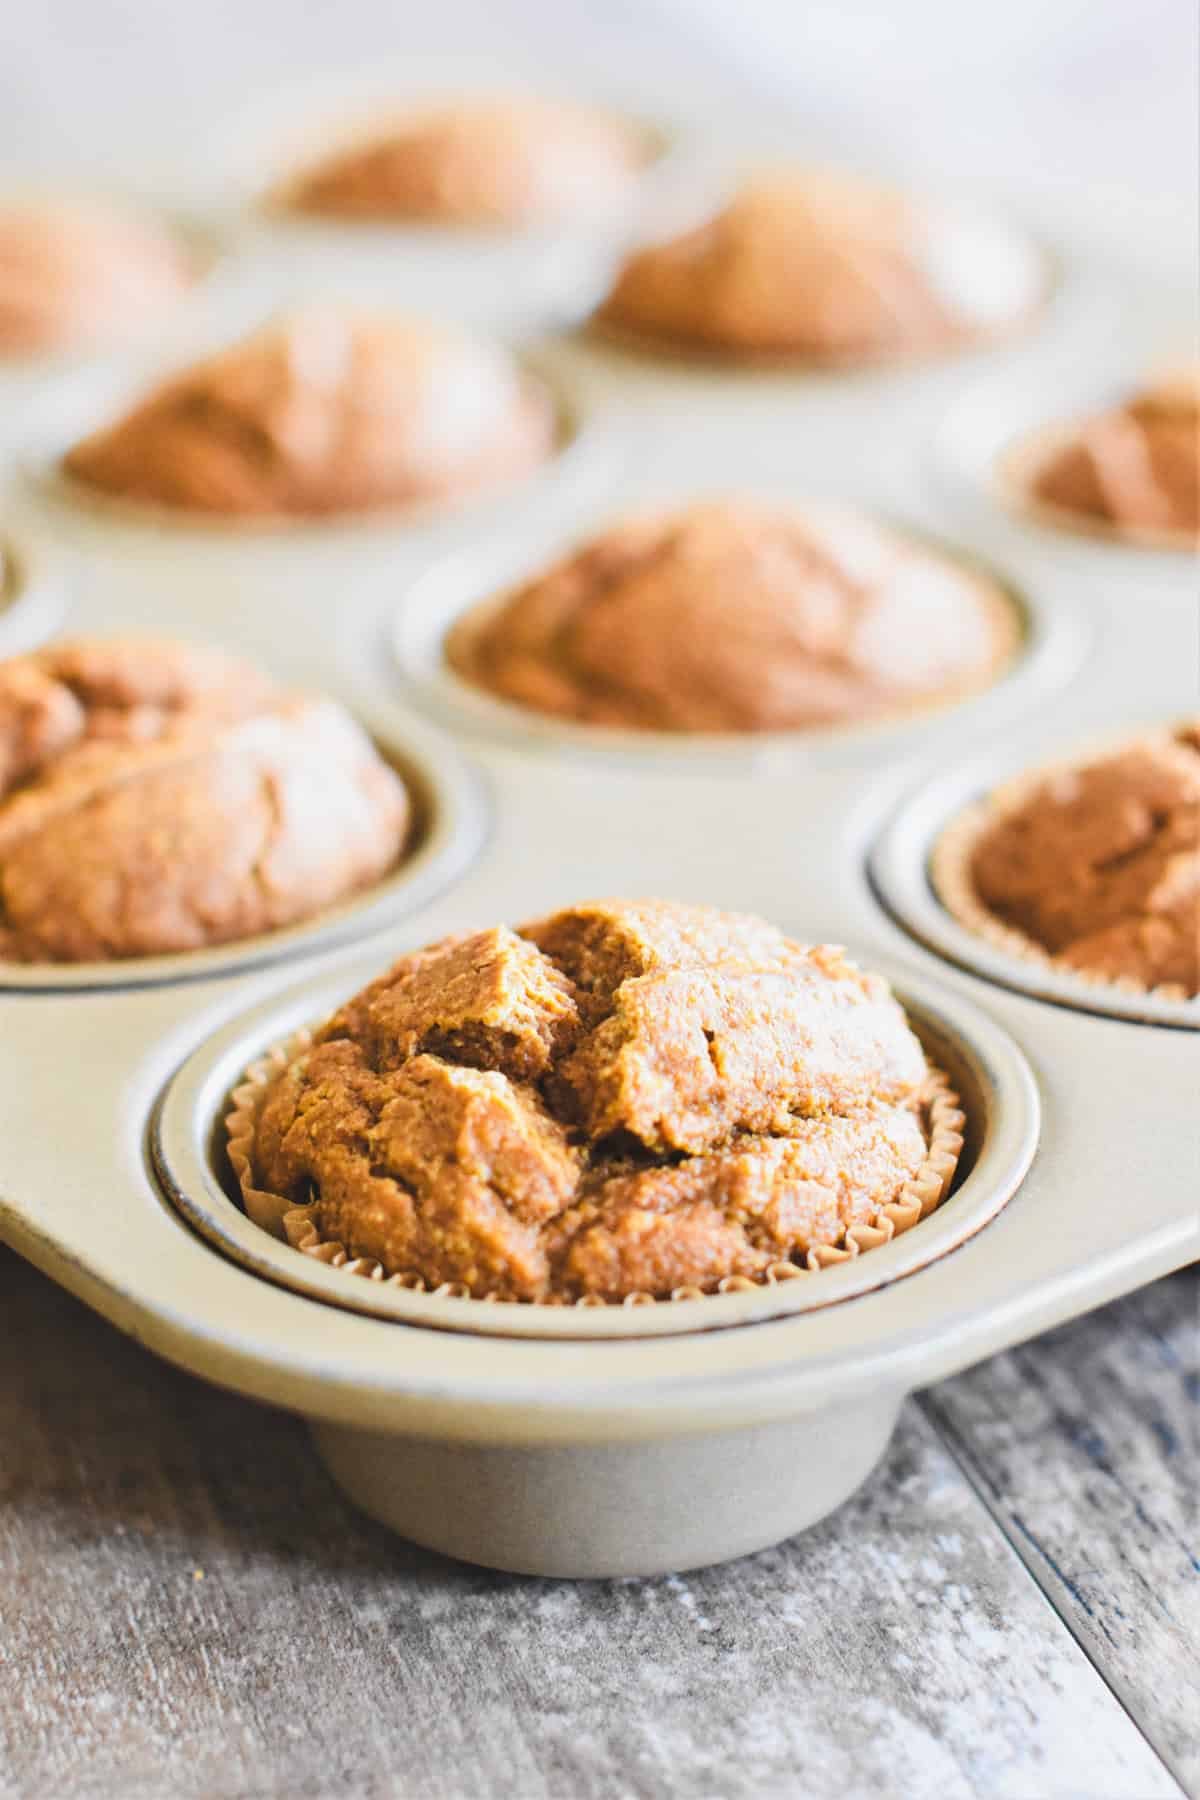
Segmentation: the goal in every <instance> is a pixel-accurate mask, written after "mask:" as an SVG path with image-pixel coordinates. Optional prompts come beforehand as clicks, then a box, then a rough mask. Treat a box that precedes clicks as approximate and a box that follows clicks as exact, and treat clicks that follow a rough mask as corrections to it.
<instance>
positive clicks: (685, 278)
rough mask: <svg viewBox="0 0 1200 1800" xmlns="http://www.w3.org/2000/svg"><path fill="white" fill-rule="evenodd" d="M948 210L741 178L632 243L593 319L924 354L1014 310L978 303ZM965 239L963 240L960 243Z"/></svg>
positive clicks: (850, 184)
mask: <svg viewBox="0 0 1200 1800" xmlns="http://www.w3.org/2000/svg"><path fill="white" fill-rule="evenodd" d="M956 230H957V227H955V226H954V225H953V224H952V222H951V221H950V220H949V219H947V218H946V217H944V216H943V215H941V214H936V213H934V212H932V211H930V210H927V209H923V208H922V207H921V206H920V205H918V204H916V203H914V202H912V201H910V200H908V199H906V198H905V197H904V196H902V195H900V194H896V193H891V192H888V191H887V190H885V189H881V188H876V187H872V186H869V185H867V184H865V183H862V182H859V181H854V180H851V179H849V178H844V177H833V176H828V175H818V174H804V173H801V172H780V173H776V174H767V175H762V176H759V177H758V178H757V179H754V180H751V181H749V182H747V183H746V184H745V185H744V186H743V187H742V188H741V190H740V191H739V192H738V193H736V194H735V195H734V197H733V198H732V199H731V200H730V201H729V203H728V204H727V205H726V206H725V207H724V209H723V210H722V211H720V212H718V213H717V214H716V216H715V217H714V218H712V219H710V220H708V221H707V222H706V223H704V224H702V225H700V226H698V227H696V228H694V229H692V230H690V231H687V232H685V233H684V234H683V235H682V236H680V237H677V238H674V239H671V240H669V241H667V242H664V243H658V244H650V245H647V246H645V247H644V248H642V249H641V250H638V251H637V252H635V253H634V255H632V256H631V257H630V258H629V260H628V261H627V262H626V264H625V266H624V268H623V269H622V270H621V271H620V273H619V274H618V276H617V279H616V282H615V284H614V286H613V289H612V291H611V293H610V294H609V296H608V298H607V300H606V301H605V302H604V303H603V305H602V306H601V308H600V310H599V313H598V315H597V318H598V322H599V323H600V324H601V325H604V326H607V327H614V328H616V329H617V330H619V331H621V332H627V333H629V334H631V335H633V336H634V337H635V338H643V339H647V340H651V341H658V342H660V343H662V344H664V345H672V344H673V345H677V346H678V347H680V348H682V349H692V350H700V351H706V352H710V353H713V354H716V355H720V356H725V357H729V358H731V359H738V358H746V359H752V358H755V357H768V358H771V357H795V358H797V359H801V360H805V361H812V362H818V363H820V362H830V363H846V362H856V361H863V362H866V361H872V360H875V359H878V358H884V357H892V356H910V355H925V354H930V353H934V352H938V351H943V350H948V349H951V348H953V347H955V346H957V345H960V344H964V343H968V342H972V341H975V340H978V339H981V338H983V337H987V336H991V335H994V333H995V331H996V330H997V329H1005V328H1007V327H1008V326H1011V325H1012V324H1013V323H1014V322H1015V318H1016V317H1019V316H1020V314H1021V313H1023V312H1024V311H1027V310H1028V307H1029V305H1030V304H1031V303H1032V298H1033V296H1032V294H1028V293H1027V294H1026V296H1025V298H1024V299H1014V301H1013V306H1014V307H1015V309H1016V310H1015V314H1014V313H1012V312H1008V311H1006V308H1007V300H1005V302H1004V304H1001V305H999V306H997V305H994V304H990V303H989V304H985V305H983V306H982V307H981V306H980V305H979V304H978V301H977V296H978V277H977V275H976V273H975V272H974V271H973V270H963V269H962V268H961V267H959V266H956V265H957V261H958V256H959V253H958V252H955V253H954V254H952V250H953V247H954V238H953V233H954V232H955V231H956ZM968 252H969V247H967V246H965V240H964V250H963V252H962V254H966V253H968Z"/></svg>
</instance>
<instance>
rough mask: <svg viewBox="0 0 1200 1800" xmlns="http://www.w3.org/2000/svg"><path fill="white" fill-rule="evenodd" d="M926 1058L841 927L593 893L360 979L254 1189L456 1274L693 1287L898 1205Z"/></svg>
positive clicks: (393, 1254) (908, 1178) (251, 1144)
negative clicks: (800, 938) (781, 923)
mask: <svg viewBox="0 0 1200 1800" xmlns="http://www.w3.org/2000/svg"><path fill="white" fill-rule="evenodd" d="M928 1077H929V1070H928V1068H927V1065H926V1061H925V1057H924V1053H923V1052H922V1049H921V1046H920V1044H919V1043H918V1041H917V1039H916V1037H915V1036H914V1035H913V1033H912V1031H911V1030H910V1029H909V1026H908V1023H907V1021H906V1019H905V1016H904V1013H903V1012H902V1010H901V1008H900V1006H899V1004H898V1003H897V1002H896V1000H895V999H894V998H893V997H892V994H891V992H890V990H889V988H888V986H887V984H886V982H884V981H883V980H882V979H881V978H879V977H877V976H872V975H868V974H863V973H862V972H860V971H859V970H858V969H857V968H856V967H855V966H854V965H853V964H852V963H851V962H849V961H848V960H847V959H846V958H845V956H844V955H843V953H842V952H841V951H840V950H837V949H832V948H830V947H828V946H818V947H815V948H811V947H807V946H803V945H800V944H796V943H792V942H790V941H789V940H788V939H787V938H785V937H784V936H783V935H782V933H780V932H779V931H777V930H776V929H775V928H774V927H773V926H771V925H768V924H767V923H765V921H763V920H761V919H757V918H753V917H750V916H746V915H742V914H737V913H725V912H718V911H716V910H715V909H713V908H710V907H703V906H683V905H673V904H668V903H666V902H662V901H652V900H647V901H629V902H623V901H607V902H606V901H601V902H592V903H585V904H581V905H578V906H573V907H570V908H568V909H566V910H565V911H562V912H558V913H554V914H553V915H551V916H550V917H549V918H545V919H540V920H538V921H537V922H536V923H533V924H528V925H523V926H521V927H519V928H518V929H517V930H515V931H514V930H510V929H509V928H508V927H506V926H497V927H496V928H494V929H493V930H490V931H480V932H476V933H473V934H471V935H466V936H461V937H453V938H447V939H444V940H443V941H442V942H440V943H436V944H433V945H431V946H430V947H429V948H427V949H423V950H418V951H416V952H414V953H412V954H410V955H408V956H404V957H402V958H401V959H400V961H399V962H398V963H396V964H395V965H394V966H393V967H392V968H391V969H389V970H388V971H387V973H386V974H384V975H382V976H381V977H380V978H379V979H378V980H376V981H374V982H372V983H371V985H370V986H369V987H367V988H365V989H364V990H363V991H362V992H361V993H360V994H358V995H356V996H355V997H354V998H353V999H351V1000H350V1001H348V1002H347V1003H346V1005H345V1006H343V1007H342V1008H341V1009H340V1010H339V1011H338V1012H337V1013H335V1015H334V1016H333V1018H332V1019H330V1020H329V1021H328V1023H327V1024H326V1025H324V1026H323V1027H322V1028H321V1030H320V1031H319V1032H318V1033H317V1034H316V1037H315V1040H314V1041H313V1043H312V1045H311V1047H309V1048H306V1049H305V1050H304V1051H303V1052H302V1053H301V1054H299V1055H297V1056H295V1057H294V1058H293V1060H292V1061H291V1062H290V1063H289V1064H288V1065H287V1067H286V1068H284V1069H283V1070H282V1072H280V1073H279V1074H278V1075H277V1076H276V1077H275V1078H274V1080H273V1081H271V1082H270V1085H269V1086H267V1087H266V1088H265V1089H264V1090H263V1091H262V1092H261V1095H260V1097H259V1100H258V1102H257V1105H256V1108H255V1111H254V1115H253V1125H252V1127H251V1128H250V1134H249V1138H248V1141H247V1142H245V1144H244V1146H243V1149H244V1157H243V1160H244V1164H245V1170H244V1173H243V1177H242V1178H243V1186H244V1187H252V1188H253V1189H254V1190H255V1191H256V1192H257V1193H258V1194H259V1195H260V1196H261V1195H262V1194H270V1195H273V1196H278V1197H280V1198H282V1199H283V1200H284V1201H291V1202H293V1203H295V1204H297V1205H307V1206H309V1207H310V1208H311V1212H312V1216H313V1218H314V1221H315V1223H316V1226H317V1229H318V1231H319V1232H320V1234H321V1236H322V1237H323V1238H324V1239H325V1240H336V1241H339V1242H340V1243H342V1244H343V1245H344V1246H345V1247H346V1248H347V1250H348V1251H349V1252H350V1253H351V1254H352V1255H354V1256H359V1257H366V1258H370V1259H373V1260H375V1261H378V1262H379V1263H381V1264H382V1265H383V1267H384V1269H385V1270H386V1271H389V1272H404V1273H413V1274H417V1275H419V1276H421V1277H422V1278H423V1279H424V1280H425V1282H426V1283H428V1284H429V1285H430V1286H437V1285H438V1284H440V1283H443V1282H451V1283H457V1284H461V1285H462V1286H463V1287H464V1288H465V1289H466V1290H467V1291H468V1292H469V1293H470V1294H472V1295H474V1296H476V1297H482V1296H485V1295H491V1296H494V1297H496V1298H504V1299H517V1300H545V1299H546V1298H554V1297H557V1298H564V1299H578V1298H580V1297H583V1296H593V1297H598V1298H601V1299H605V1300H619V1299H622V1298H624V1297H626V1296H628V1295H631V1294H635V1293H639V1294H653V1295H667V1294H669V1293H670V1292H671V1291H672V1290H674V1289H675V1288H678V1287H680V1286H685V1285H689V1284H696V1285H706V1284H707V1285H711V1284H714V1283H715V1282H717V1281H719V1280H720V1279H722V1278H724V1277H726V1276H729V1275H742V1276H747V1277H750V1278H753V1277H755V1276H759V1277H761V1276H762V1274H763V1273H764V1272H765V1271H766V1270H767V1268H769V1267H770V1266H771V1265H772V1264H774V1263H776V1262H778V1261H779V1260H781V1259H784V1258H788V1257H791V1256H794V1255H802V1254H803V1253H805V1252H806V1251H808V1250H809V1249H811V1248H812V1247H814V1246H818V1245H834V1244H837V1243H838V1242H840V1240H841V1239H842V1238H843V1237H844V1236H845V1233H846V1231H847V1230H848V1229H849V1228H851V1227H853V1226H854V1225H856V1224H865V1223H866V1222H868V1221H870V1220H873V1219H875V1218H876V1217H877V1216H878V1215H879V1214H880V1211H881V1209H882V1208H883V1207H885V1206H887V1205H888V1204H889V1203H891V1202H894V1201H896V1200H898V1199H899V1197H900V1196H901V1194H902V1193H903V1192H904V1191H905V1190H906V1189H907V1187H908V1185H909V1184H910V1183H911V1182H912V1181H913V1180H914V1179H915V1178H916V1177H917V1176H918V1174H919V1172H920V1171H921V1170H922V1168H923V1166H924V1165H925V1163H926V1160H927V1156H928V1143H927V1124H926V1118H925V1114H924V1111H923V1096H924V1094H925V1092H926V1083H927V1080H928ZM230 1127H231V1150H232V1136H233V1133H234V1132H235V1130H238V1129H240V1126H239V1122H238V1120H237V1119H236V1117H235V1118H234V1119H231V1121H230ZM242 1155H243V1153H242V1152H241V1151H240V1152H239V1156H242Z"/></svg>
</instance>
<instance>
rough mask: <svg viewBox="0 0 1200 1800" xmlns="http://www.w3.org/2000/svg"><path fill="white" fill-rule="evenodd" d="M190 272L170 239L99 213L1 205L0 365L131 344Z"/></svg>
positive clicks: (179, 293) (181, 290)
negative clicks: (9, 360)
mask: <svg viewBox="0 0 1200 1800" xmlns="http://www.w3.org/2000/svg"><path fill="white" fill-rule="evenodd" d="M195 273H196V271H195V269H194V267H193V266H192V264H191V262H190V260H189V259H188V257H187V256H186V255H185V254H184V252H183V251H182V250H181V248H180V246H179V244H178V242H177V241H176V240H175V238H174V237H173V236H172V235H171V234H170V233H169V232H167V231H165V230H163V229H161V228H159V227H156V226H154V225H153V224H150V223H148V222H146V221H143V220H139V219H133V218H126V217H124V216H123V215H121V214H119V213H113V212H109V211H107V210H106V209H102V208H100V207H91V208H88V207H82V206H68V205H65V204H63V203H61V202H57V203H53V204H49V203H34V202H25V203H21V204H14V203H12V202H9V203H0V357H22V356H39V355H45V354H49V353H53V352H55V351H66V350H79V349H88V348H91V347H92V346H94V345H96V344H99V343H104V342H106V341H111V340H115V339H120V338H129V337H132V336H133V335H134V334H135V333H136V332H137V331H139V330H140V329H141V328H142V327H143V326H145V325H146V324H148V323H150V322H151V321H152V320H153V319H154V317H155V315H156V314H158V313H160V312H163V311H165V310H166V309H167V308H168V307H169V306H170V305H172V304H173V303H175V302H178V301H179V300H180V299H181V298H182V297H183V295H184V294H185V293H186V292H187V290H188V288H189V287H190V285H191V283H192V281H193V280H194V278H195Z"/></svg>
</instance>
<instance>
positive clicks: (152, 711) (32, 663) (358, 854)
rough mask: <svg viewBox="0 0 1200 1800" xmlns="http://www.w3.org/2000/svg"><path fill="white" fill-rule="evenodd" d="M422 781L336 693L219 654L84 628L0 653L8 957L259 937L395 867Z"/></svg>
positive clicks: (1, 868)
mask: <svg viewBox="0 0 1200 1800" xmlns="http://www.w3.org/2000/svg"><path fill="white" fill-rule="evenodd" d="M409 824H410V807H409V803H408V797H407V795H406V793H405V790H404V786H403V784H402V782H401V781H400V780H399V778H398V777H397V776H396V775H394V774H393V773H392V771H391V769H389V768H388V767H387V766H386V764H384V763H383V762H382V761H381V760H380V758H379V756H378V755H377V754H376V752H375V749H374V747H373V746H372V744H371V742H370V740H369V739H368V738H366V737H365V736H364V734H363V733H362V732H361V731H360V729H359V727H358V726H357V725H356V724H355V723H354V721H353V720H352V719H351V718H350V717H349V715H348V714H347V713H345V712H343V710H342V709H341V707H340V706H337V705H335V704H334V703H333V702H332V701H328V700H322V699H318V698H314V697H312V696H309V695H306V694H298V693H293V692H288V691H286V690H283V689H280V688H277V687H275V686H273V685H272V684H271V683H270V682H268V681H267V680H266V678H265V677H264V676H262V675H260V674H259V673H258V671H257V670H255V669H253V668H252V667H250V666H249V665H248V664H246V663H243V662H241V661H239V660H238V659H236V658H234V657H231V656H226V655H225V654H223V653H222V652H221V651H218V650H211V649H204V648H201V647H199V646H197V645H193V644H182V643H174V642H170V641H168V640H161V641H160V640H157V639H141V638H113V639H109V640H105V639H91V638H80V639H77V640H74V641H71V640H67V641H64V642H62V643H58V644H51V645H50V646H48V647H47V648H46V649H43V650H40V651H37V652H35V653H34V654H32V655H29V656H21V657H14V658H13V659H11V660H10V661H8V662H4V663H0V959H2V960H7V961H15V962H89V961H100V960H109V959H116V958H122V957H131V956H152V955H158V954H161V953H164V952H168V951H179V950H196V949H201V948H203V947H204V946H206V945H210V944H222V943H227V942H229V941H231V940H234V939H237V938H245V937H252V936H254V935H256V934H257V933H259V932H264V931H270V930H273V929H276V928H277V927H279V926H283V925H291V924H293V923H295V922H296V921H297V920H300V919H304V918H308V917H310V916H311V915H312V914H314V913H317V912H320V911H321V909H322V908H324V907H327V906H330V905H332V904H333V903H334V902H335V901H338V900H342V899H345V898H346V897H348V896H349V895H351V894H353V893H355V892H356V891H357V890H358V889H360V888H363V887H365V886H367V885H368V884H369V883H370V882H372V881H375V880H376V879H378V877H379V876H381V875H383V874H384V873H385V872H386V871H387V870H388V869H389V868H391V867H392V866H393V864H395V863H396V862H397V861H398V859H399V857H400V853H401V851H402V849H403V846H404V842H405V839H406V836H407V834H408V829H409Z"/></svg>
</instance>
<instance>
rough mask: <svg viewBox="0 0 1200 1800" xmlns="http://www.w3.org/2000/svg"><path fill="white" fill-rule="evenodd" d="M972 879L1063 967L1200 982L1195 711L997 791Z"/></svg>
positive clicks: (1199, 757) (1199, 783)
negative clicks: (1179, 724) (1189, 719)
mask: <svg viewBox="0 0 1200 1800" xmlns="http://www.w3.org/2000/svg"><path fill="white" fill-rule="evenodd" d="M968 873H969V879H970V882H971V884H972V886H973V888H974V891H975V894H976V895H977V896H978V899H979V900H980V901H981V902H982V903H983V905H984V906H985V907H986V909H987V911H988V913H990V914H991V915H993V916H994V917H995V918H998V919H1000V920H1002V921H1003V922H1004V923H1005V924H1007V925H1009V926H1012V927H1014V928H1015V929H1016V930H1018V931H1019V932H1021V933H1022V934H1024V935H1025V936H1026V937H1027V938H1030V939H1032V940H1033V942H1034V943H1035V944H1037V945H1040V946H1041V947H1042V948H1043V949H1044V950H1046V951H1048V952H1049V953H1050V954H1051V956H1052V957H1053V958H1054V959H1055V960H1057V961H1061V962H1062V963H1064V964H1065V965H1067V966H1068V967H1071V968H1075V969H1078V970H1080V971H1081V972H1083V973H1085V974H1087V975H1090V976H1093V977H1096V978H1098V979H1101V980H1106V981H1127V982H1132V983H1134V984H1136V985H1137V986H1139V987H1144V988H1156V987H1170V988H1179V989H1182V990H1183V992H1184V993H1186V994H1195V993H1197V992H1200V720H1198V721H1197V722H1196V723H1195V724H1193V725H1192V726H1190V727H1184V728H1182V729H1180V730H1179V731H1175V732H1161V733H1159V734H1157V735H1151V736H1148V737H1146V738H1144V739H1140V740H1138V741H1137V742H1135V743H1130V744H1128V745H1126V746H1124V747H1123V748H1121V749H1118V750H1116V751H1114V752H1113V753H1112V754H1110V755H1108V756H1104V757H1100V758H1097V759H1096V760H1095V761H1093V762H1087V763H1081V764H1080V765H1079V766H1078V767H1076V768H1061V769H1056V770H1054V771H1053V772H1052V773H1050V774H1048V775H1046V776H1045V777H1044V778H1034V779H1033V780H1031V781H1028V782H1022V783H1020V784H1018V785H1017V786H1015V787H1014V788H1011V789H1010V790H1009V791H1008V792H1007V793H1001V794H1000V795H998V796H997V797H996V800H995V802H994V806H993V812H992V816H991V817H990V818H989V819H985V822H984V825H983V829H982V830H981V831H980V833H979V836H978V838H977V839H976V841H975V845H974V850H973V854H972V856H971V860H970V866H969V872H968Z"/></svg>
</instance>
